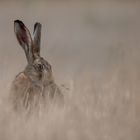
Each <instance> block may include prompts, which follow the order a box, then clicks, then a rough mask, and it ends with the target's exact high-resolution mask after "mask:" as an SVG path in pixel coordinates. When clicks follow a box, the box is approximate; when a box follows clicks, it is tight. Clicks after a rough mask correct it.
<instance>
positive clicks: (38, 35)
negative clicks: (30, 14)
mask: <svg viewBox="0 0 140 140" xmlns="http://www.w3.org/2000/svg"><path fill="white" fill-rule="evenodd" d="M33 35H34V39H33V44H34V45H33V53H34V55H35V56H36V55H37V56H40V43H41V24H40V23H38V22H36V23H35V25H34V32H33Z"/></svg>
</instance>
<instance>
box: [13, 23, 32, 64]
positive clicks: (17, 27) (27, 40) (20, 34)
mask: <svg viewBox="0 0 140 140" xmlns="http://www.w3.org/2000/svg"><path fill="white" fill-rule="evenodd" d="M14 31H15V34H16V37H17V40H18V42H19V44H20V45H21V47H22V48H23V49H24V51H25V54H26V57H27V61H28V63H30V64H31V63H32V62H33V58H34V56H33V50H32V46H33V43H32V38H31V35H30V32H29V30H28V29H27V27H26V26H25V25H24V23H23V22H22V21H20V20H15V21H14Z"/></svg>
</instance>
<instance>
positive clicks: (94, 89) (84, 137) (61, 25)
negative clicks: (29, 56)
mask: <svg viewBox="0 0 140 140" xmlns="http://www.w3.org/2000/svg"><path fill="white" fill-rule="evenodd" d="M139 7H140V4H139V3H128V2H125V3H116V2H112V3H111V2H106V3H105V2H100V3H99V2H98V3H97V2H96V3H93V2H90V3H89V2H87V3H84V2H80V3H78V2H75V3H74V2H69V3H64V2H60V3H59V2H57V3H56V2H54V3H50V2H48V3H44V2H43V1H42V2H36V3H33V2H31V1H30V2H27V1H25V2H23V3H18V2H16V3H15V2H14V3H13V2H9V3H5V2H1V3H0V31H1V32H0V38H1V39H0V40H1V41H0V64H1V68H0V73H1V75H0V89H1V92H0V139H2V140H8V139H11V140H19V139H20V140H22V139H23V140H39V139H41V140H46V139H47V140H125V139H127V140H139V139H140V134H139V131H140V94H139V93H140V89H139V85H140V47H139V46H140V41H139V40H140V39H139V38H140V30H139V29H140V28H139V27H140V26H139V25H140V20H139V14H140V10H139ZM17 18H19V19H21V20H23V21H24V22H25V24H26V25H27V26H28V27H29V28H30V30H31V29H32V28H33V23H34V22H35V21H40V22H41V23H42V24H43V32H42V56H44V57H45V58H46V59H47V60H48V61H49V62H50V63H51V64H52V66H53V71H54V75H55V79H56V82H57V83H58V84H59V85H61V84H65V85H66V86H67V87H68V88H70V90H69V92H68V91H64V93H65V107H64V108H63V109H62V108H58V107H57V106H53V105H52V106H51V107H50V108H49V109H48V110H44V111H42V112H41V115H40V118H38V117H37V116H32V117H30V118H28V119H27V118H26V119H25V118H24V116H23V117H21V116H20V117H19V116H18V115H15V114H14V113H13V112H12V111H11V109H10V105H9V103H8V102H7V99H8V93H9V87H10V83H11V81H12V80H13V79H14V76H15V75H16V74H17V73H18V72H20V71H22V70H23V68H24V67H25V65H26V60H25V56H24V53H23V51H22V49H21V48H20V47H19V45H18V43H17V41H16V38H15V36H14V32H13V20H15V19H17Z"/></svg>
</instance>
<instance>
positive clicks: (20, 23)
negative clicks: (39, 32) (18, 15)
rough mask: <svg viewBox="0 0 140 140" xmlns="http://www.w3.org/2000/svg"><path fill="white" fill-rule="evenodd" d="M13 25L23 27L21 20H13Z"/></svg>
mask: <svg viewBox="0 0 140 140" xmlns="http://www.w3.org/2000/svg"><path fill="white" fill-rule="evenodd" d="M14 24H15V25H16V24H18V25H20V26H24V23H23V22H22V21H21V20H18V19H17V20H14Z"/></svg>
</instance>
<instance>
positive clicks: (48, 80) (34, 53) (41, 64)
mask: <svg viewBox="0 0 140 140" xmlns="http://www.w3.org/2000/svg"><path fill="white" fill-rule="evenodd" d="M14 31H15V35H16V37H17V40H18V42H19V44H20V46H21V47H22V49H23V50H24V52H25V56H26V58H27V62H28V63H27V66H26V68H25V69H24V70H23V71H22V72H20V73H19V74H18V75H17V76H16V78H15V79H14V81H13V82H12V89H11V92H12V93H10V94H11V98H12V102H13V107H14V109H15V110H16V111H18V110H20V111H21V110H28V111H31V110H33V109H35V108H39V106H40V104H43V105H45V103H46V102H49V101H52V100H53V101H54V100H57V99H60V100H61V99H62V102H63V94H62V93H61V91H60V89H59V87H58V86H57V85H56V84H55V82H54V79H53V74H52V68H51V65H50V64H49V63H48V62H47V61H46V60H45V59H44V58H43V57H41V56H40V40H41V24H40V23H35V25H34V31H33V39H32V37H31V34H30V32H29V30H28V28H27V27H26V26H25V25H24V23H23V22H22V21H20V20H15V21H14Z"/></svg>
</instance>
